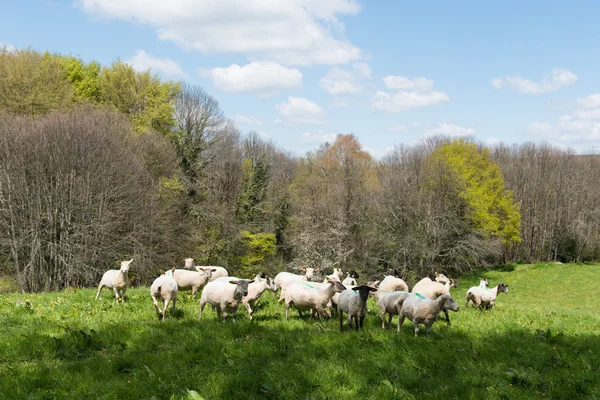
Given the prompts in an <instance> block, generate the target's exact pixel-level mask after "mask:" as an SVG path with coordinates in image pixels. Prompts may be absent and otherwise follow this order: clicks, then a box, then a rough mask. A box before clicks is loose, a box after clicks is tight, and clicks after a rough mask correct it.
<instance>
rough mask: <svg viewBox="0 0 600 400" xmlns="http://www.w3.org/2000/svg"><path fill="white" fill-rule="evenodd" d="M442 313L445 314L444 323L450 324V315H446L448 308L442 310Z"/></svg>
mask: <svg viewBox="0 0 600 400" xmlns="http://www.w3.org/2000/svg"><path fill="white" fill-rule="evenodd" d="M444 315H446V323H447V324H448V325H450V315H448V310H444Z"/></svg>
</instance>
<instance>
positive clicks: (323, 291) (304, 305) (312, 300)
mask: <svg viewBox="0 0 600 400" xmlns="http://www.w3.org/2000/svg"><path fill="white" fill-rule="evenodd" d="M345 289H346V288H345V287H344V285H342V284H341V282H340V281H336V280H334V279H329V280H328V284H327V285H326V286H325V287H315V286H314V285H313V284H307V283H302V282H294V283H292V284H290V285H289V286H288V287H287V289H286V292H285V319H286V320H288V319H289V308H290V305H291V304H294V306H295V307H296V308H297V309H298V314H300V317H302V310H309V309H314V310H315V311H316V312H317V313H318V314H319V319H320V320H323V317H324V316H325V315H324V313H323V308H325V307H326V306H327V303H328V302H329V301H330V300H331V297H332V296H333V295H334V293H336V292H341V291H342V290H345Z"/></svg>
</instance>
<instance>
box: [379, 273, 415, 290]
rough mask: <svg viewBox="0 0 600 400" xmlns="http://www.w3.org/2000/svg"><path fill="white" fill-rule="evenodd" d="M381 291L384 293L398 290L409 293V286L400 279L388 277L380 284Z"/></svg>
mask: <svg viewBox="0 0 600 400" xmlns="http://www.w3.org/2000/svg"><path fill="white" fill-rule="evenodd" d="M379 290H381V291H383V292H395V291H397V290H402V291H404V292H408V285H407V284H406V282H404V281H403V280H402V279H400V278H397V277H395V276H392V275H386V276H385V277H384V278H383V280H382V281H381V282H380V283H379Z"/></svg>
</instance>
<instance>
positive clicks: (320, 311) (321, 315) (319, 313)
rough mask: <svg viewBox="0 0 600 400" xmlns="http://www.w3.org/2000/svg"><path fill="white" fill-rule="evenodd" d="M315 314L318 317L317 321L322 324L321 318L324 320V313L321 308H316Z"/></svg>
mask: <svg viewBox="0 0 600 400" xmlns="http://www.w3.org/2000/svg"><path fill="white" fill-rule="evenodd" d="M317 314H318V315H319V321H320V322H323V318H325V313H324V312H323V309H322V308H321V307H317Z"/></svg>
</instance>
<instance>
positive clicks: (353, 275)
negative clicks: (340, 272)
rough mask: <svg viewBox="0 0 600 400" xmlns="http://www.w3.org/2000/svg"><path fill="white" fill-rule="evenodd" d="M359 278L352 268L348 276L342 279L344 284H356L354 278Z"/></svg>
mask: <svg viewBox="0 0 600 400" xmlns="http://www.w3.org/2000/svg"><path fill="white" fill-rule="evenodd" d="M358 278H359V275H358V272H356V271H354V270H352V271H350V273H349V274H348V276H347V277H346V278H345V279H344V280H343V281H342V285H344V286H346V287H347V286H358V284H357V282H356V280H357V279H358Z"/></svg>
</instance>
